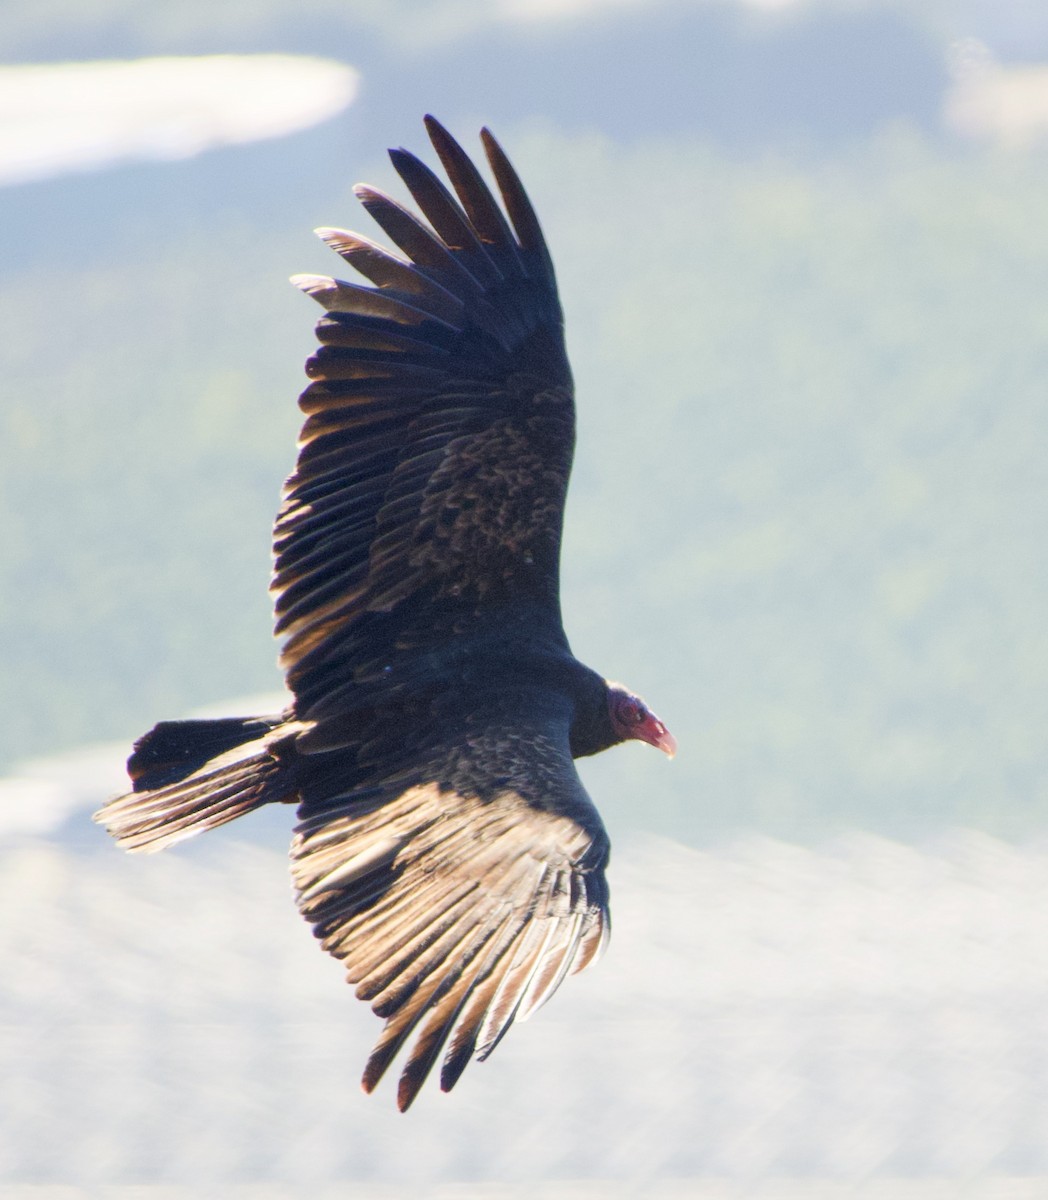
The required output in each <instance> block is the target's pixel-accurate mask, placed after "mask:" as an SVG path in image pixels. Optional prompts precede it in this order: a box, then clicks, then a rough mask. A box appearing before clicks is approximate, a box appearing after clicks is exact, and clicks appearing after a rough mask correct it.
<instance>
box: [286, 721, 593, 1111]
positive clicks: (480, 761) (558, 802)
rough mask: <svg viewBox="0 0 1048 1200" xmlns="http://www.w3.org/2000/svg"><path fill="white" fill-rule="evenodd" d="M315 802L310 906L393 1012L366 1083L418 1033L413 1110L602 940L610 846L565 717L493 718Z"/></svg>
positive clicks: (306, 830)
mask: <svg viewBox="0 0 1048 1200" xmlns="http://www.w3.org/2000/svg"><path fill="white" fill-rule="evenodd" d="M438 780H439V781H440V782H439V783H438V782H436V781H438ZM309 811H310V810H309V808H307V807H304V808H303V810H302V813H303V820H302V822H301V824H300V825H299V827H298V830H297V832H296V836H295V841H294V843H293V845H292V861H293V874H294V877H295V883H296V886H297V888H298V890H299V907H300V909H301V911H302V913H303V914H304V915H305V917H306V918H307V919H308V920H309V921H311V922H312V923H313V925H314V927H315V933H316V935H317V936H318V937H319V938H321V939H322V941H323V944H324V947H325V949H327V950H328V951H330V953H332V954H333V955H335V957H337V958H339V959H341V960H342V961H343V962H344V963H345V966H346V974H347V977H348V979H349V981H350V982H351V983H354V984H356V994H357V996H358V997H359V998H361V999H363V1000H367V1001H369V1002H370V1003H371V1006H372V1009H373V1010H374V1012H376V1013H377V1014H378V1015H379V1016H381V1017H383V1018H385V1020H386V1025H385V1029H384V1030H383V1033H382V1036H381V1037H380V1039H379V1041H378V1043H377V1044H376V1046H375V1049H374V1050H373V1051H372V1054H371V1057H370V1058H369V1060H368V1064H367V1067H366V1069H365V1071H364V1079H363V1085H364V1088H365V1090H366V1091H369V1092H370V1091H371V1090H372V1088H374V1086H375V1085H376V1084H377V1083H378V1081H379V1079H380V1078H381V1076H382V1074H383V1073H384V1072H385V1070H386V1068H387V1067H388V1066H389V1064H390V1062H391V1060H392V1059H393V1057H394V1056H395V1055H396V1054H397V1053H398V1051H399V1050H400V1049H401V1048H402V1047H403V1046H405V1044H406V1043H407V1042H408V1041H409V1040H411V1039H413V1045H412V1047H411V1049H410V1051H409V1052H408V1055H407V1058H406V1063H405V1066H404V1069H403V1072H402V1074H401V1077H400V1084H399V1088H398V1092H397V1104H398V1107H399V1108H400V1109H401V1110H402V1111H403V1110H404V1109H406V1108H407V1107H408V1105H409V1104H410V1103H411V1102H412V1100H413V1099H414V1098H415V1095H416V1094H417V1092H418V1090H419V1088H420V1087H421V1086H422V1084H423V1082H424V1081H425V1078H426V1076H427V1074H428V1073H429V1071H430V1070H431V1068H432V1067H433V1065H434V1063H435V1062H436V1061H437V1059H438V1058H439V1057H440V1056H441V1053H442V1052H443V1063H442V1066H441V1071H440V1085H441V1088H442V1089H443V1090H445V1091H447V1090H449V1089H450V1088H451V1087H453V1086H454V1084H455V1082H456V1080H457V1079H458V1078H459V1076H460V1075H461V1073H462V1071H463V1070H464V1069H465V1067H466V1065H467V1064H468V1063H469V1062H470V1061H471V1059H473V1058H477V1059H484V1058H486V1057H487V1056H488V1055H489V1054H490V1053H491V1051H492V1050H493V1049H494V1047H495V1045H496V1044H497V1043H498V1041H499V1040H500V1039H501V1037H502V1036H503V1034H504V1033H505V1032H506V1030H507V1029H508V1028H509V1026H510V1025H511V1024H512V1023H513V1021H514V1020H523V1019H524V1018H526V1017H527V1016H528V1015H530V1013H532V1012H534V1010H535V1009H536V1008H538V1006H539V1005H540V1004H542V1003H543V1001H545V1000H546V999H547V998H548V997H549V996H550V995H552V993H553V992H554V990H555V989H556V988H557V986H558V985H559V984H560V982H561V981H562V979H563V978H564V977H565V976H566V975H567V974H569V973H571V972H576V971H581V970H582V969H583V968H584V967H586V966H587V965H588V964H589V963H590V962H592V961H593V959H594V958H595V957H596V955H597V954H598V953H599V951H600V949H601V947H602V945H603V942H604V940H605V938H606V935H607V931H608V911H607V900H608V897H607V885H606V883H605V878H604V866H605V863H606V861H607V855H608V842H607V837H606V835H605V833H604V830H603V827H602V825H601V823H600V818H599V817H598V816H597V813H596V811H595V810H594V808H593V806H592V805H591V803H590V801H589V799H588V797H587V796H586V793H585V791H584V790H583V788H582V785H581V783H580V782H579V779H578V776H577V774H576V772H575V767H574V764H573V762H572V759H571V754H570V750H569V747H568V736H567V722H566V721H560V722H559V723H558V722H551V721H550V720H549V719H548V718H547V719H544V720H542V721H541V722H535V723H532V724H528V723H527V722H526V721H524V722H523V723H522V721H521V720H519V719H517V720H513V721H512V722H511V723H507V722H502V723H500V722H496V723H495V724H491V723H485V725H484V728H483V730H481V731H478V732H476V733H474V734H472V735H470V734H467V736H466V737H465V738H464V739H463V741H462V744H461V745H460V746H458V747H456V748H455V749H454V750H447V749H440V750H438V751H435V752H434V753H433V754H432V756H431V757H430V758H429V760H428V761H425V760H424V761H418V762H416V763H414V764H412V765H411V766H410V767H406V768H405V769H404V770H403V771H401V772H400V773H399V774H397V775H395V776H393V777H391V778H387V779H385V780H383V781H382V783H381V784H380V785H379V786H378V787H375V788H373V789H372V790H371V791H370V793H369V792H363V793H362V792H360V791H356V792H352V793H350V794H348V795H345V796H339V795H337V793H336V794H334V795H331V796H329V797H328V798H327V799H326V800H325V801H324V802H323V803H322V804H319V805H315V806H313V809H312V811H313V814H314V815H309Z"/></svg>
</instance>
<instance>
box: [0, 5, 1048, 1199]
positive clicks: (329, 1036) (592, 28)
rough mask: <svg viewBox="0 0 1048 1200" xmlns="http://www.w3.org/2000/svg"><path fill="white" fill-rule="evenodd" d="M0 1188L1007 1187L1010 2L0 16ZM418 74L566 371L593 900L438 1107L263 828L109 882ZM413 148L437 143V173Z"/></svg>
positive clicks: (1036, 926) (884, 1190) (1022, 228)
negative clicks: (341, 244) (392, 1073)
mask: <svg viewBox="0 0 1048 1200" xmlns="http://www.w3.org/2000/svg"><path fill="white" fill-rule="evenodd" d="M0 47H2V48H3V52H2V53H3V64H4V65H2V66H0V331H2V332H0V389H2V399H0V530H2V533H0V634H2V644H3V646H4V663H3V668H2V671H0V714H2V720H0V772H2V773H3V774H4V775H5V778H4V779H3V780H2V781H0V978H2V979H3V981H4V983H3V985H0V1042H2V1043H3V1049H2V1050H0V1197H2V1198H3V1200H8V1198H14V1197H18V1198H19V1200H21V1198H23V1197H36V1198H37V1200H52V1198H57V1197H59V1196H61V1197H62V1200H69V1198H72V1197H79V1196H81V1195H83V1196H98V1195H102V1196H108V1195H110V1194H112V1195H114V1196H125V1195H126V1196H130V1195H131V1194H132V1193H133V1194H134V1195H135V1196H136V1197H139V1196H142V1197H151V1196H156V1197H158V1198H159V1197H161V1196H163V1197H164V1200H168V1198H169V1197H181V1196H183V1195H185V1196H189V1195H194V1196H197V1195H209V1194H213V1195H244V1196H259V1197H269V1196H274V1197H275V1196H283V1195H297V1194H302V1191H303V1189H305V1188H307V1187H308V1189H309V1191H310V1193H311V1194H314V1195H318V1196H322V1197H323V1196H327V1195H332V1196H334V1195H336V1194H337V1195H339V1196H344V1195H347V1194H349V1195H354V1196H356V1195H359V1196H361V1197H379V1198H382V1197H391V1198H392V1197H397V1198H399V1197H400V1196H402V1195H403V1196H407V1195H411V1196H413V1197H417V1196H429V1195H432V1196H449V1197H450V1196H456V1197H457V1196H463V1197H492V1198H495V1197H516V1196H518V1195H519V1196H525V1195H527V1196H536V1195H537V1196H548V1197H561V1196H563V1197H572V1198H575V1200H582V1198H587V1200H588V1198H589V1197H591V1196H593V1197H596V1196H600V1197H602V1198H604V1197H612V1198H613V1200H614V1198H617V1197H619V1196H639V1197H649V1196H650V1197H663V1196H665V1197H671V1196H672V1197H685V1196H688V1197H691V1196H694V1197H701V1198H710V1200H712V1198H714V1197H715V1198H716V1200H722V1198H727V1197H754V1198H757V1200H773V1198H774V1200H781V1198H784V1197H790V1198H791V1200H792V1198H794V1197H802V1196H803V1197H805V1198H807V1197H817V1198H822V1197H837V1196H838V1195H840V1196H845V1195H847V1196H849V1197H852V1196H859V1197H875V1196H876V1197H880V1196H885V1197H892V1198H896V1197H905V1198H907V1200H910V1198H911V1197H912V1198H914V1200H917V1198H920V1200H926V1198H930V1197H935V1198H936V1200H938V1198H939V1197H945V1196H949V1197H953V1196H972V1197H998V1196H1005V1195H1006V1196H1007V1197H1008V1198H1009V1200H1025V1198H1026V1197H1027V1196H1029V1197H1041V1196H1044V1195H1048V1015H1046V1014H1048V944H1046V939H1045V938H1044V937H1043V936H1042V928H1043V920H1044V916H1045V905H1046V901H1048V871H1046V868H1048V857H1046V856H1048V845H1046V843H1045V842H1044V840H1043V836H1044V834H1045V832H1046V831H1048V755H1046V751H1045V730H1046V729H1048V633H1046V626H1045V613H1046V611H1048V541H1046V537H1045V531H1046V528H1048V483H1046V472H1045V468H1044V459H1045V455H1046V452H1048V411H1046V404H1045V384H1044V381H1045V378H1046V377H1048V221H1046V220H1045V213H1046V212H1048V9H1045V8H1044V6H1043V5H1042V4H1040V3H1039V0H1009V3H1007V4H1001V3H1000V2H999V0H925V2H924V3H923V4H921V5H919V6H917V5H911V4H905V3H902V2H896V0H865V2H864V0H731V2H729V0H723V2H720V0H487V2H486V3H483V4H482V3H475V4H470V3H467V2H465V0H425V2H422V0H352V2H349V0H337V2H336V0H296V2H295V3H291V0H254V2H253V3H252V4H250V5H247V4H243V3H240V2H239V0H207V2H206V3H205V2H204V0H181V2H180V3H179V4H178V5H177V6H159V5H157V6H151V5H150V6H147V5H141V4H136V3H133V2H132V0H78V2H77V3H76V4H75V5H71V4H69V3H68V0H34V2H33V3H32V4H30V3H29V2H28V0H7V3H5V4H4V5H3V6H0ZM424 112H433V113H435V114H436V115H437V116H439V117H440V119H441V120H442V121H444V122H445V124H447V125H448V126H449V127H450V128H451V129H452V131H453V132H455V133H456V134H457V136H458V137H459V138H460V139H461V140H462V142H463V143H464V145H465V146H466V147H467V149H470V150H477V149H478V143H477V141H476V133H477V130H478V129H479V127H480V126H481V125H482V124H485V123H488V124H490V125H491V126H492V127H493V128H494V130H495V132H496V134H497V135H498V136H499V138H500V140H501V141H502V142H503V144H504V145H505V146H506V148H507V149H508V150H509V152H510V154H511V156H512V158H513V160H514V162H515V164H516V166H517V167H518V169H519V171H520V173H521V175H522V177H523V179H524V181H525V183H526V184H527V187H528V189H529V192H530V194H531V196H532V199H533V200H534V202H535V204H536V207H537V209H538V211H539V214H540V217H541V219H542V221H543V224H544V227H545V230H546V233H547V236H548V239H549V241H550V243H551V246H552V249H553V253H554V257H555V260H556V263H557V269H558V275H559V279H560V284H561V290H562V294H563V299H564V304H565V309H566V313H567V322H568V326H567V328H568V343H569V350H570V353H571V358H572V363H573V367H574V370H575V376H576V383H577V388H578V396H579V422H580V428H579V446H578V454H577V459H576V467H575V474H574V478H573V486H572V494H571V498H570V504H569V509H568V515H567V529H566V542H565V561H564V609H565V616H566V622H567V627H568V631H569V635H570V637H571V639H572V645H573V648H574V650H575V652H576V654H577V655H578V656H579V657H580V658H582V659H583V661H586V662H588V663H590V664H591V665H592V666H594V667H596V668H597V669H598V670H600V671H601V672H602V673H604V674H606V675H607V676H609V677H611V678H617V679H622V680H625V681H626V682H628V684H629V685H630V686H631V687H634V688H636V689H637V690H639V691H640V692H642V693H643V694H644V695H645V696H646V697H647V699H648V700H649V701H650V702H651V704H652V706H653V707H654V708H655V709H656V711H657V712H658V713H659V714H660V715H661V716H662V717H663V718H664V719H665V721H666V722H667V724H668V725H669V727H670V728H671V729H672V730H673V732H674V733H675V734H676V736H677V738H678V741H679V742H680V745H681V753H680V754H679V756H678V758H677V759H676V761H675V762H674V763H673V764H672V765H669V764H667V763H666V762H664V761H663V760H661V758H660V757H659V756H656V755H653V754H652V753H651V752H650V751H649V750H647V748H644V747H640V746H631V747H625V748H622V749H621V750H619V751H617V752H615V753H614V754H609V755H605V756H602V757H601V758H599V759H597V760H594V761H592V762H589V763H586V764H584V767H583V775H584V779H585V782H586V784H587V786H588V788H589V790H590V792H591V794H592V795H593V796H594V798H595V800H596V801H597V802H598V804H599V806H600V808H601V810H602V812H603V814H604V815H605V819H606V822H607V824H608V827H609V831H610V832H611V835H612V838H613V842H614V844H615V847H616V853H615V858H614V860H613V865H612V872H611V880H612V888H613V904H614V917H615V922H616V925H615V936H614V938H613V941H612V945H611V948H610V950H609V952H608V954H607V955H606V957H605V959H604V960H603V961H602V963H601V964H600V965H599V966H598V967H596V968H595V969H593V970H592V971H590V972H587V974H586V975H585V976H583V977H581V978H579V979H576V980H572V981H570V982H569V983H568V985H566V987H565V988H564V990H563V991H562V992H561V993H560V994H558V996H557V998H556V999H555V1000H554V1001H553V1002H552V1004H551V1005H550V1006H549V1007H548V1008H547V1009H545V1010H544V1011H543V1012H542V1014H541V1015H540V1016H539V1017H537V1018H536V1019H535V1020H534V1021H533V1022H531V1023H529V1024H528V1025H527V1026H523V1027H521V1028H519V1029H516V1030H515V1031H514V1032H513V1034H512V1035H511V1036H510V1037H509V1038H508V1039H507V1041H506V1042H505V1043H504V1044H503V1046H501V1047H500V1048H499V1051H498V1053H497V1054H496V1055H495V1056H494V1058H493V1059H492V1060H491V1062H490V1063H488V1064H486V1065H484V1066H482V1067H473V1068H471V1069H470V1071H469V1072H467V1074H466V1076H465V1078H464V1079H463V1081H462V1083H461V1084H460V1085H459V1088H458V1089H457V1090H456V1092H455V1093H453V1094H452V1095H451V1096H450V1097H442V1096H440V1095H439V1094H434V1095H432V1096H427V1095H426V1094H425V1093H424V1094H423V1096H422V1098H421V1100H420V1101H419V1103H418V1104H417V1105H416V1107H415V1108H414V1109H413V1110H412V1111H411V1113H410V1114H409V1115H408V1116H406V1117H399V1116H397V1115H396V1114H395V1112H394V1111H393V1103H392V1096H391V1095H390V1090H389V1089H381V1090H380V1092H379V1094H378V1095H377V1096H375V1097H372V1098H371V1099H365V1098H364V1097H363V1096H361V1095H360V1093H359V1091H358V1089H357V1079H358V1077H359V1071H360V1068H361V1067H362V1064H363V1060H364V1058H365V1056H366V1053H367V1050H368V1049H369V1048H370V1045H371V1042H372V1040H373V1038H374V1036H375V1035H376V1034H377V1031H378V1022H377V1021H376V1019H375V1018H374V1017H372V1016H371V1014H370V1013H369V1012H368V1011H367V1009H366V1008H365V1007H364V1006H363V1005H360V1004H358V1003H357V1002H355V1001H354V1000H353V999H352V996H351V995H350V993H349V992H348V990H347V989H346V988H345V987H344V985H343V984H342V983H341V982H340V979H339V975H340V972H339V969H338V967H337V965H336V964H334V963H332V962H329V961H327V960H326V959H325V958H324V956H323V955H322V954H320V953H319V952H318V951H317V949H316V948H315V947H314V946H313V945H312V942H311V938H310V937H309V934H308V931H307V929H306V928H305V927H304V926H303V925H302V923H301V922H300V921H299V919H298V917H297V915H296V914H295V912H294V909H293V905H292V902H291V898H290V888H289V883H288V879H287V871H286V845H287V840H288V834H289V827H290V824H291V818H290V814H289V813H287V812H281V813H275V814H272V815H271V814H268V813H266V814H261V815H260V816H259V817H258V818H256V819H254V820H253V821H248V822H242V823H239V824H238V825H235V826H232V827H229V828H227V829H225V830H222V831H220V832H218V833H216V834H213V835H209V837H208V838H207V839H204V840H203V841H201V842H200V843H199V844H193V845H189V846H186V847H180V848H179V849H178V850H176V851H173V852H171V853H169V854H166V855H162V856H158V857H156V858H149V859H144V860H138V859H133V858H130V857H127V856H122V855H120V854H119V853H118V852H117V851H116V850H115V849H114V848H113V847H112V846H111V845H110V844H108V843H107V841H106V838H105V835H104V834H103V833H102V832H101V831H100V830H98V829H96V828H95V827H93V826H92V825H91V824H90V821H89V819H88V814H89V813H90V811H91V810H92V808H93V807H95V806H96V805H97V804H98V803H100V802H101V801H102V800H103V799H105V798H106V796H107V795H110V794H113V793H115V792H116V791H118V790H121V788H122V782H121V779H122V775H121V772H122V764H123V759H124V758H125V757H126V753H127V749H128V746H129V743H130V741H131V740H132V739H133V738H134V737H135V736H137V735H139V734H140V733H142V732H143V731H144V730H145V729H147V728H148V727H149V726H150V725H152V724H153V723H154V722H155V721H156V720H157V719H159V718H161V717H176V716H181V715H186V714H188V713H190V712H197V711H201V710H204V711H212V710H215V711H218V710H223V711H225V710H230V709H234V710H241V711H246V710H248V709H249V708H251V707H252V706H254V705H256V704H259V705H261V706H262V707H267V708H272V707H275V706H276V705H277V704H279V699H277V700H274V699H272V698H269V699H267V700H253V699H237V698H238V697H250V696H252V695H255V694H258V693H264V694H267V695H270V694H272V693H275V692H278V691H279V688H280V677H279V674H278V672H277V670H276V667H275V647H274V645H273V643H272V640H271V637H270V631H269V629H270V616H269V605H268V598H267V592H266V588H267V582H268V574H269V529H270V523H271V520H272V516H273V513H274V511H275V509H276V505H277V503H278V498H279V487H280V483H281V481H282V479H283V478H284V476H285V475H286V474H287V473H288V472H289V470H290V468H291V465H292V461H293V454H294V450H293V446H294V438H295V434H296V430H297V426H298V423H299V413H298V410H297V408H296V405H295V397H296V395H297V393H298V392H299V390H300V389H301V386H302V384H303V377H302V362H303V360H304V358H305V356H306V355H307V354H308V353H309V352H310V349H311V346H312V334H311V327H312V323H313V321H314V319H315V316H316V311H315V306H314V305H313V304H312V303H311V302H309V301H308V300H306V299H305V298H304V297H302V296H301V295H299V294H298V293H297V292H296V291H295V290H294V289H293V288H292V287H290V286H289V285H288V284H287V283H286V282H285V280H286V277H287V276H288V275H289V274H291V273H293V272H296V271H319V272H328V271H330V270H332V269H334V268H335V266H336V265H337V260H335V259H334V258H333V256H332V255H331V253H330V251H327V250H326V249H325V248H324V247H323V246H322V245H321V244H320V243H319V242H317V241H316V239H314V238H312V237H311V235H310V233H309V231H310V229H312V228H313V227H314V226H317V225H321V224H334V225H343V226H348V227H350V228H357V229H360V230H361V231H363V232H366V233H369V234H373V233H374V232H375V231H374V229H373V228H371V227H369V222H368V220H367V218H366V216H365V214H364V213H363V211H362V210H361V209H360V207H359V205H358V204H357V203H356V201H355V200H354V198H353V196H352V194H351V191H350V187H351V185H352V184H353V183H354V182H357V181H360V180H367V181H368V182H370V183H373V184H376V185H378V186H380V187H385V188H389V189H391V190H393V191H394V194H396V195H398V196H403V194H404V193H403V189H402V188H401V187H400V186H399V185H398V182H397V181H396V179H395V176H394V174H393V172H392V170H391V168H390V167H389V165H388V163H387V162H386V161H385V158H384V147H386V146H396V145H405V146H407V147H408V148H410V149H414V150H416V151H425V150H426V149H427V147H426V142H425V137H424V134H423V131H422V126H421V116H422V114H423V113H424ZM429 158H430V161H432V156H431V155H430V156H429Z"/></svg>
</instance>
